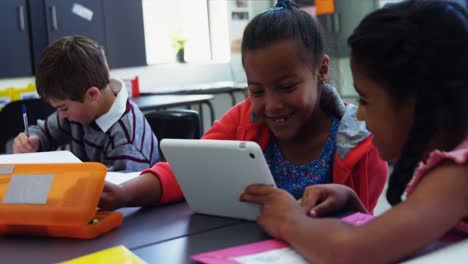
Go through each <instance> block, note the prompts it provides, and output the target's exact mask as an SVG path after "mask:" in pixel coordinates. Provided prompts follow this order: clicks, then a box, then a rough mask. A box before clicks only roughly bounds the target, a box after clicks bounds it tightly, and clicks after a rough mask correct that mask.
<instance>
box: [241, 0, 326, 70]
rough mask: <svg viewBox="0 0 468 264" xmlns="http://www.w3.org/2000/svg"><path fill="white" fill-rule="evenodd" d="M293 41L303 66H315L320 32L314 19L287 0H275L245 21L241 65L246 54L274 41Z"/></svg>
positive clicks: (321, 45)
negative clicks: (306, 64)
mask: <svg viewBox="0 0 468 264" xmlns="http://www.w3.org/2000/svg"><path fill="white" fill-rule="evenodd" d="M286 39H297V40H299V41H300V42H301V43H302V47H301V49H302V51H303V54H304V57H305V59H306V62H307V63H310V64H311V65H312V68H313V69H314V68H315V66H316V65H317V64H318V63H319V62H320V59H321V57H322V55H323V54H324V46H325V44H324V41H323V33H322V32H321V29H320V28H319V26H318V25H317V23H316V22H315V20H314V18H313V17H312V16H311V15H309V14H308V13H307V12H305V11H303V10H301V9H299V8H298V7H297V5H296V4H295V3H294V2H293V1H290V0H279V1H278V2H277V3H276V6H275V7H274V8H272V9H270V10H267V11H265V12H263V13H261V14H259V15H257V16H256V17H255V18H254V19H252V21H250V22H249V24H248V25H247V27H246V28H245V30H244V35H243V37H242V47H241V51H242V62H244V58H245V55H246V53H247V52H248V51H252V50H258V49H262V48H265V47H267V46H269V45H271V44H272V43H274V42H277V41H281V40H286Z"/></svg>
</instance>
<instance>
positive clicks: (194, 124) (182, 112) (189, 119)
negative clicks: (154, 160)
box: [145, 109, 201, 161]
mask: <svg viewBox="0 0 468 264" xmlns="http://www.w3.org/2000/svg"><path fill="white" fill-rule="evenodd" d="M145 117H146V120H148V123H149V124H150V126H151V129H152V130H153V132H154V134H155V135H156V137H157V138H158V141H159V142H161V140H162V139H163V138H183V139H199V138H200V137H201V132H200V115H199V114H198V112H197V111H194V110H187V109H172V110H160V111H153V112H147V113H145ZM159 157H160V159H161V160H162V161H165V160H166V159H165V157H164V155H163V153H162V152H161V149H160V148H159Z"/></svg>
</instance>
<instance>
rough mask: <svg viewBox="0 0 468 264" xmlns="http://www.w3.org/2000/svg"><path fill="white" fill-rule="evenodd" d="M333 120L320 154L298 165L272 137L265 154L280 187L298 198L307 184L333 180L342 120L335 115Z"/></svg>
mask: <svg viewBox="0 0 468 264" xmlns="http://www.w3.org/2000/svg"><path fill="white" fill-rule="evenodd" d="M332 120H333V123H332V127H331V129H330V132H329V134H328V138H327V140H326V142H325V145H324V147H323V148H322V150H321V151H320V154H319V156H318V157H317V158H316V159H315V160H313V161H311V162H310V163H308V164H302V165H296V164H294V163H292V162H290V161H288V160H286V158H285V157H284V156H283V154H282V153H281V150H280V148H279V146H278V143H277V142H276V139H275V138H273V137H272V139H271V140H270V142H269V143H268V146H267V148H266V149H265V151H264V155H265V159H266V161H267V163H268V165H269V167H270V171H271V174H272V175H273V178H274V179H275V182H276V186H277V187H278V188H281V189H284V190H286V191H288V192H289V193H291V194H292V195H293V196H294V197H295V198H296V199H299V198H301V197H302V194H303V192H304V189H305V188H306V187H307V186H309V185H313V184H320V183H331V182H332V181H333V179H332V168H333V158H334V156H335V152H336V133H337V131H338V125H339V123H340V122H339V120H338V119H337V118H335V117H332Z"/></svg>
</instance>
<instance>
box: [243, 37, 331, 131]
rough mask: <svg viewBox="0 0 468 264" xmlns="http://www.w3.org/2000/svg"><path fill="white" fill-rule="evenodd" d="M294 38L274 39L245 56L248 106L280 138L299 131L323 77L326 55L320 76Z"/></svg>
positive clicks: (313, 105)
mask: <svg viewBox="0 0 468 264" xmlns="http://www.w3.org/2000/svg"><path fill="white" fill-rule="evenodd" d="M298 43H299V42H298V41H295V40H284V41H279V42H276V43H273V44H271V45H269V46H267V47H265V48H263V49H258V50H252V51H248V52H247V53H246V55H245V56H244V68H245V72H246V75H247V82H248V89H249V94H250V98H251V109H252V111H253V113H254V114H255V117H256V118H257V119H258V121H263V122H265V124H266V125H267V126H268V128H269V129H270V130H271V131H272V133H273V135H274V136H275V137H276V138H277V139H279V140H282V139H285V140H287V139H292V138H294V137H295V136H297V134H298V133H299V132H300V131H301V129H302V128H303V127H304V125H305V124H306V122H307V121H309V119H310V118H311V116H312V114H313V112H314V110H315V109H316V108H317V107H318V104H319V98H320V89H319V85H320V83H322V82H323V80H325V78H326V72H327V71H328V57H326V59H325V60H326V61H325V64H326V70H325V73H324V74H322V75H323V76H321V77H320V80H319V78H317V76H318V72H319V69H322V70H321V71H322V72H323V71H324V70H323V69H324V68H325V67H319V66H317V67H316V68H317V69H315V70H313V69H312V67H311V65H310V64H308V63H306V59H305V57H304V56H301V50H302V49H301V48H300V45H299V44H298Z"/></svg>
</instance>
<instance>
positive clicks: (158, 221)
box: [0, 203, 240, 263]
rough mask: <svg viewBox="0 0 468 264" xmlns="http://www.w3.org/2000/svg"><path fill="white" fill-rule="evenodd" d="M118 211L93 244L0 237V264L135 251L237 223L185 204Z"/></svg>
mask: <svg viewBox="0 0 468 264" xmlns="http://www.w3.org/2000/svg"><path fill="white" fill-rule="evenodd" d="M121 211H122V212H123V213H124V215H125V218H124V222H123V224H122V225H121V226H120V227H119V228H117V229H115V230H113V231H111V232H110V233H107V234H104V235H103V236H101V237H98V238H96V239H93V240H75V239H54V238H44V237H19V236H11V237H0V260H1V261H0V262H1V263H56V262H58V261H64V260H68V259H72V258H75V257H78V256H82V255H85V254H89V253H91V252H95V251H99V250H102V249H105V248H109V247H112V246H116V245H125V246H126V247H127V248H129V249H131V250H136V249H138V248H143V247H145V246H150V245H153V244H156V243H160V242H163V241H168V240H171V239H175V238H178V237H183V236H187V235H191V234H197V233H202V232H206V231H209V230H212V229H217V228H220V227H223V226H229V225H232V224H236V223H238V222H240V220H236V219H229V218H221V217H213V216H206V215H199V214H193V212H192V211H191V210H190V208H188V206H187V205H186V204H185V203H179V204H173V205H169V206H164V207H160V208H150V209H139V208H126V209H124V210H121ZM174 253H176V252H174ZM176 255H178V254H176ZM150 263H152V262H150ZM167 263H169V262H167Z"/></svg>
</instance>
